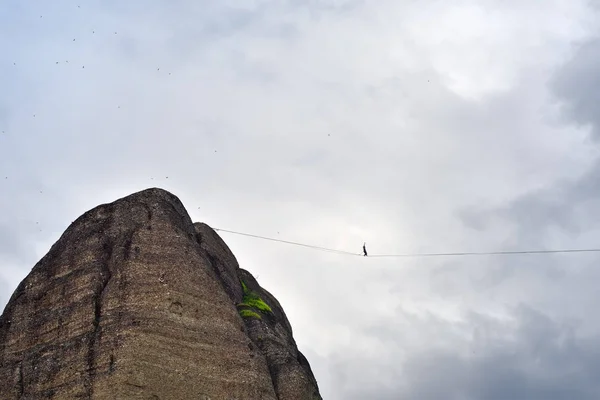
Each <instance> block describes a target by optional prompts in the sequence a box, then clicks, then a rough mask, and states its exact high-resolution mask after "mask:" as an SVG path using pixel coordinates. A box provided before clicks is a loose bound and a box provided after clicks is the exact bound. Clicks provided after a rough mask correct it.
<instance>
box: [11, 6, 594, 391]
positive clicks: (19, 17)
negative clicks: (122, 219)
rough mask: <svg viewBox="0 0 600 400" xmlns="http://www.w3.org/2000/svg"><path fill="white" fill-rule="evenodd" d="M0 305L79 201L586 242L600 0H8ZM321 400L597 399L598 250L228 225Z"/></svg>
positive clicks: (78, 209) (573, 244) (228, 218)
mask: <svg viewBox="0 0 600 400" xmlns="http://www.w3.org/2000/svg"><path fill="white" fill-rule="evenodd" d="M0 49H2V51H1V53H0V178H1V179H0V309H2V308H3V307H4V305H5V304H6V302H7V301H8V298H9V297H10V295H11V294H12V292H13V290H14V289H15V288H16V286H17V285H18V283H19V282H20V281H21V280H22V279H23V278H24V277H25V276H26V274H27V273H28V272H29V271H30V269H31V268H32V266H33V265H34V264H35V263H36V262H37V261H38V260H39V258H41V257H42V256H43V255H44V254H45V253H46V252H47V251H48V249H49V248H50V246H51V245H52V244H53V243H54V242H55V241H56V240H57V239H58V237H59V236H60V235H61V234H62V232H63V231H64V230H65V229H66V228H67V226H68V225H69V224H70V223H71V221H73V220H74V219H75V218H77V217H78V216H79V215H81V214H82V213H83V212H85V211H87V210H89V209H91V208H93V207H95V206H96V205H98V204H101V203H105V202H110V201H113V200H116V199H117V198H120V197H122V196H125V195H127V194H130V193H133V192H135V191H138V190H142V189H145V188H148V187H153V186H157V187H161V188H164V189H167V190H169V191H171V192H173V193H174V194H176V195H177V196H179V198H180V199H181V200H182V201H183V202H184V204H185V206H186V208H187V209H188V211H189V213H190V214H191V216H192V218H193V220H195V221H203V222H206V223H208V224H209V225H211V226H213V227H216V228H222V229H230V230H235V231H240V232H246V233H251V234H256V235H264V236H269V237H277V238H281V239H284V240H292V241H298V242H302V243H307V244H314V245H317V246H324V247H331V248H336V249H341V250H347V251H354V252H360V251H361V246H362V244H363V242H364V241H366V242H367V248H368V250H369V252H370V253H371V254H396V253H414V252H454V251H498V250H522V249H558V248H585V247H600V89H599V88H600V2H599V1H598V0H592V1H589V0H588V1H586V0H544V1H542V0H448V1H434V0H421V1H416V0H371V1H361V0H254V1H233V0H221V1H208V0H203V1H191V0H176V1H166V0H146V1H143V2H142V1H127V2H123V1H117V0H108V1H100V0H87V1H83V0H81V1H79V0H78V1H71V0H63V1H59V2H48V1H42V0H26V1H23V0H3V1H2V4H1V5H0ZM222 235H223V237H224V239H225V240H226V242H227V243H228V244H229V245H230V247H231V249H232V250H233V252H234V253H235V255H236V256H237V258H238V260H239V262H240V264H241V266H242V267H244V268H246V269H249V270H250V271H251V272H252V273H253V274H254V275H255V276H258V280H259V282H260V283H261V284H262V285H264V286H265V287H266V288H267V289H268V290H270V291H271V292H272V293H273V294H274V295H275V296H276V297H277V298H278V299H279V300H280V301H281V303H282V305H283V307H284V308H285V310H286V312H287V314H288V317H289V319H290V321H291V323H292V325H293V327H294V332H295V337H296V340H297V342H298V344H299V346H300V349H301V350H302V351H303V352H304V353H305V354H306V356H307V358H308V359H309V361H310V363H311V365H312V367H313V370H314V372H315V375H316V377H317V380H318V382H319V385H320V389H321V393H322V395H323V397H324V398H325V399H326V400H342V399H350V400H359V399H374V400H379V399H381V400H392V399H407V400H433V399H436V400H437V399H447V400H514V399H518V400H520V399H523V400H529V399H531V400H559V399H560V400H566V399H598V398H600V379H598V378H599V377H598V370H599V369H600V318H599V317H597V316H595V311H597V309H598V305H600V302H599V300H598V299H597V297H598V285H599V280H600V266H599V262H600V254H595V253H584V254H555V255H520V256H484V257H462V258H460V257H454V258H453V257H448V258H443V257H440V258H369V257H367V258H365V257H354V256H347V255H336V254H331V253H326V252H319V251H314V250H309V249H305V248H302V247H294V246H290V245H285V244H277V243H273V242H268V241H260V240H255V239H251V238H246V237H242V236H234V235H231V234H226V233H223V234H222Z"/></svg>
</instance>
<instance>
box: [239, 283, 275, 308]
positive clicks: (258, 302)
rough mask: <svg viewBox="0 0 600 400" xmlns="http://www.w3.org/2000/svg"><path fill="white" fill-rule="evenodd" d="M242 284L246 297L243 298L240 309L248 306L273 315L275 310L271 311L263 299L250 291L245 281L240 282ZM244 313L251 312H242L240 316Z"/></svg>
mask: <svg viewBox="0 0 600 400" xmlns="http://www.w3.org/2000/svg"><path fill="white" fill-rule="evenodd" d="M240 283H241V284H242V290H243V291H244V297H243V298H242V302H241V303H240V304H238V307H240V306H246V307H249V308H251V309H255V310H258V311H260V312H262V313H273V310H272V309H271V307H270V306H269V305H268V304H267V303H265V301H264V300H263V299H261V298H260V296H259V295H258V294H257V293H256V292H253V291H251V290H250V289H248V286H246V284H245V283H244V281H243V280H240ZM242 311H249V310H241V311H240V315H241V312H242Z"/></svg>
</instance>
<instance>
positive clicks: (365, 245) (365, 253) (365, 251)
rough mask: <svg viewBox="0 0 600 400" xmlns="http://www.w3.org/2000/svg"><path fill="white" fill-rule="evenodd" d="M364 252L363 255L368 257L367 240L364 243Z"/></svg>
mask: <svg viewBox="0 0 600 400" xmlns="http://www.w3.org/2000/svg"><path fill="white" fill-rule="evenodd" d="M363 253H364V254H363V255H364V256H365V257H366V256H367V242H365V243H364V244H363Z"/></svg>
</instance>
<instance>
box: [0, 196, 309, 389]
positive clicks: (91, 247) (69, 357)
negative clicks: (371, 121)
mask: <svg viewBox="0 0 600 400" xmlns="http://www.w3.org/2000/svg"><path fill="white" fill-rule="evenodd" d="M240 278H241V279H243V280H244V282H245V283H246V285H248V287H249V288H251V289H252V290H254V291H256V292H257V293H258V294H259V295H260V296H261V297H262V298H263V299H264V301H265V302H266V303H267V304H268V305H269V306H270V307H271V308H272V312H271V313H264V314H263V313H261V315H262V317H261V318H260V319H258V318H242V317H240V315H239V313H238V309H237V308H236V305H237V304H238V303H240V301H242V298H243V293H244V292H243V290H242V286H241V283H240ZM0 398H1V399H42V398H44V399H46V398H55V399H71V398H73V399H75V398H80V399H87V398H93V399H204V400H218V399H219V400H220V399H223V400H230V399H231V400H232V399H238V400H245V399H248V400H250V399H251V400H275V399H277V400H288V399H289V400H291V399H299V400H300V399H311V400H312V399H320V398H321V397H320V395H319V394H318V388H317V384H316V381H315V379H314V376H313V374H312V372H311V370H310V366H309V365H308V362H307V361H306V359H305V358H304V356H302V354H301V353H300V352H299V351H298V349H297V347H296V345H295V342H294V340H293V337H292V330H291V326H290V324H289V322H288V320H287V318H286V317H285V314H284V312H283V309H282V308H281V306H280V305H279V303H278V302H277V300H276V299H275V298H273V296H271V295H270V294H269V293H268V292H266V291H265V290H263V289H262V288H260V286H258V284H257V283H256V281H255V280H254V278H252V276H251V275H250V274H249V273H247V272H246V271H244V270H242V269H240V268H239V266H238V263H237V261H236V259H235V257H234V256H233V254H232V253H231V252H230V251H229V248H228V247H227V245H226V244H225V243H224V242H223V241H222V240H221V238H220V237H219V236H218V235H217V234H216V233H215V232H214V231H213V230H212V229H211V228H210V227H208V226H207V225H205V224H200V223H197V224H192V221H191V220H190V218H189V216H188V214H187V212H186V211H185V209H184V207H183V205H182V204H181V202H180V201H179V199H177V197H175V196H174V195H172V194H170V193H168V192H165V191H163V190H160V189H148V190H145V191H142V192H139V193H135V194H133V195H131V196H128V197H125V198H123V199H120V200H118V201H116V202H114V203H111V204H105V205H101V206H99V207H96V208H94V209H93V210H91V211H89V212H87V213H85V214H84V215H82V216H81V217H80V218H78V219H77V220H76V221H75V222H74V223H73V224H72V225H71V226H70V227H69V228H68V229H67V231H66V232H65V233H64V234H63V235H62V236H61V238H60V239H59V240H58V241H57V242H56V244H54V246H52V248H51V249H50V251H49V252H48V254H47V255H46V256H44V258H42V259H41V260H40V261H39V262H38V263H37V264H36V265H35V267H34V268H33V270H32V271H31V273H30V274H29V275H28V276H27V277H26V278H25V279H24V280H23V282H21V284H20V285H19V287H18V288H17V290H16V291H15V293H14V294H13V296H12V298H11V299H10V301H9V303H8V304H7V306H6V308H5V310H4V313H3V314H2V316H1V317H0Z"/></svg>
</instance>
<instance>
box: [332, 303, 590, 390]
mask: <svg viewBox="0 0 600 400" xmlns="http://www.w3.org/2000/svg"><path fill="white" fill-rule="evenodd" d="M398 317H399V319H403V318H402V316H400V315H398ZM419 328H421V329H423V332H424V335H425V337H424V340H423V341H424V342H426V343H425V344H423V349H421V350H419V351H415V352H413V353H411V354H410V355H409V356H408V358H407V359H405V360H404V361H402V362H400V361H399V360H397V361H396V362H393V360H390V362H389V364H388V369H387V370H385V371H379V370H376V369H375V370H373V369H369V365H368V364H366V365H365V364H360V363H358V362H357V363H356V364H351V367H350V368H347V370H346V371H349V372H350V373H351V374H352V375H350V376H348V375H346V376H343V375H342V376H340V377H339V378H341V379H340V381H339V382H338V384H340V385H341V386H340V387H341V388H343V393H344V396H343V398H348V399H364V398H377V399H397V398H404V399H432V400H433V399H440V398H444V399H449V400H459V399H460V400H501V399H531V400H536V399H540V400H541V399H556V400H558V399H574V398H576V399H595V398H597V397H598V396H599V395H600V385H599V384H598V382H597V379H596V375H595V373H594V372H593V371H595V370H596V369H597V367H598V364H599V363H600V341H599V338H598V336H588V337H585V336H584V337H581V336H580V335H579V334H578V332H577V330H576V329H575V328H574V327H573V326H572V325H570V324H568V323H564V322H562V321H559V320H555V319H552V318H551V317H549V316H547V315H545V314H542V313H540V312H539V311H537V310H533V309H531V308H529V307H526V306H521V307H519V308H518V309H516V310H515V311H514V313H513V314H512V315H511V318H510V320H509V321H506V320H495V319H493V318H489V317H486V316H484V315H472V316H467V317H466V318H465V320H463V321H461V322H460V323H448V322H446V321H436V320H435V319H432V320H430V321H426V322H424V323H421V324H420V325H419ZM397 329H398V330H397V331H392V332H389V325H385V326H381V327H374V328H373V329H371V330H370V331H369V332H368V335H370V336H375V337H377V338H379V339H380V340H382V341H383V342H384V343H385V346H387V350H388V351H390V352H392V353H393V352H397V351H398V350H399V349H398V343H401V341H402V338H403V337H405V336H406V334H405V333H404V329H412V327H409V326H398V327H397ZM386 331H388V333H387V334H386V336H382V332H386ZM456 331H462V333H463V334H464V336H463V337H457V338H456V339H455V341H453V342H452V346H448V345H447V344H445V343H444V340H442V341H440V338H444V339H447V338H448V337H452V336H458V335H457V333H456ZM348 358H349V357H348V356H345V357H343V360H344V363H347V362H348ZM386 358H387V357H386ZM390 358H393V357H390ZM338 366H339V367H341V366H342V363H341V362H340V364H338ZM353 368H356V369H357V370H360V372H359V371H353ZM354 374H360V375H361V376H362V377H363V378H362V379H361V380H360V381H359V382H355V381H354V378H353V377H352V376H354ZM364 381H367V382H370V383H367V384H365V383H363V382H364Z"/></svg>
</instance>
